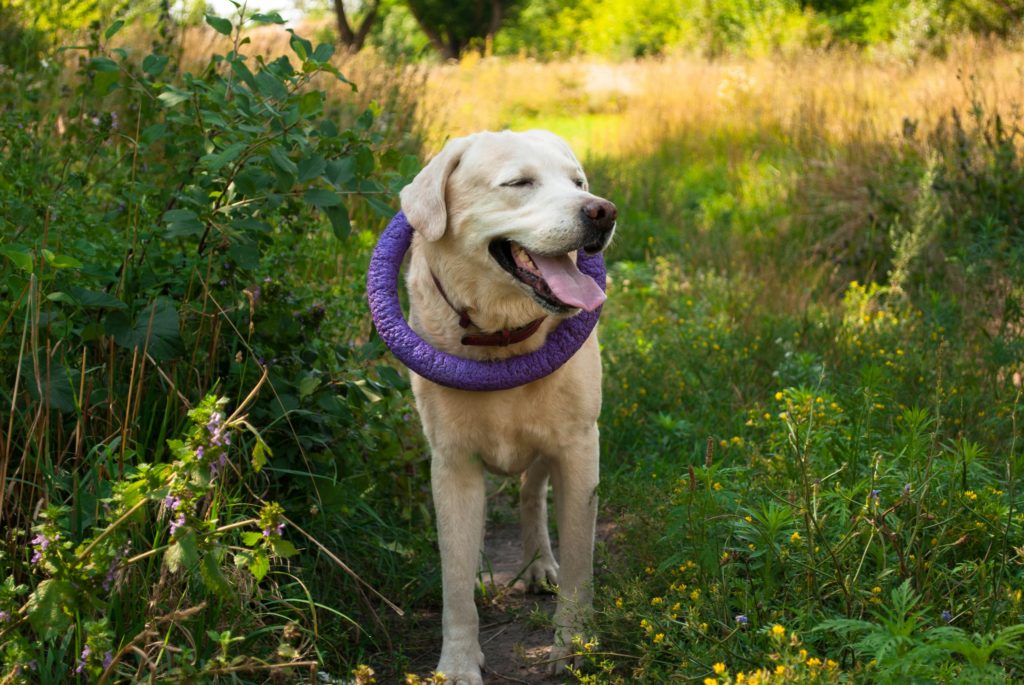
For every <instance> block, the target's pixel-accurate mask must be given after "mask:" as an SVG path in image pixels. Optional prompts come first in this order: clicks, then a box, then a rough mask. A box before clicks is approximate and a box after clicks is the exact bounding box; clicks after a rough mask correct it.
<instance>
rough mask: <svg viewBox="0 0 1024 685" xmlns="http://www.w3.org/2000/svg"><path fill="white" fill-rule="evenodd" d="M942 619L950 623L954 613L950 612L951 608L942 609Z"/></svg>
mask: <svg viewBox="0 0 1024 685" xmlns="http://www.w3.org/2000/svg"><path fill="white" fill-rule="evenodd" d="M942 620H943V621H945V622H946V623H949V622H951V621H952V620H953V614H951V613H950V612H949V609H944V610H943V611H942Z"/></svg>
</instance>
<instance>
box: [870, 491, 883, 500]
mask: <svg viewBox="0 0 1024 685" xmlns="http://www.w3.org/2000/svg"><path fill="white" fill-rule="evenodd" d="M880 494H881V491H880V490H872V491H871V495H869V496H870V497H871V498H872V499H874V500H875V501H877V500H878V496H879V495H880Z"/></svg>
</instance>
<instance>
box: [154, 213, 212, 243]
mask: <svg viewBox="0 0 1024 685" xmlns="http://www.w3.org/2000/svg"><path fill="white" fill-rule="evenodd" d="M163 219H164V221H166V222H167V233H166V235H167V237H168V238H180V237H182V236H191V235H201V234H202V233H203V228H204V227H203V224H202V223H201V222H200V221H199V217H198V216H197V215H196V213H195V212H193V211H192V210H191V209H172V210H169V211H167V212H164V216H163Z"/></svg>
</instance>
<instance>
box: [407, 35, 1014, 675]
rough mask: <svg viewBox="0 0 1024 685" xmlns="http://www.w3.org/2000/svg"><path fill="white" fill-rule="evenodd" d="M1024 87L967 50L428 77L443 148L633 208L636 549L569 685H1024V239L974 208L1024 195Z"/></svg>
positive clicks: (610, 493)
mask: <svg viewBox="0 0 1024 685" xmlns="http://www.w3.org/2000/svg"><path fill="white" fill-rule="evenodd" d="M1019 69H1020V66H1019V56H1018V55H1017V54H1016V53H1014V52H1013V51H1011V50H1008V49H1004V48H1001V47H999V46H996V45H987V44H982V43H971V42H967V43H962V44H961V45H960V46H959V47H958V48H957V49H955V50H954V51H953V53H952V54H951V55H950V56H949V57H947V58H945V59H931V58H925V59H922V60H921V61H920V62H919V63H917V64H912V65H908V64H905V63H891V62H884V61H879V62H871V61H868V60H866V59H863V58H861V57H858V56H855V55H845V54H831V55H820V54H813V55H810V54H809V55H805V56H801V57H797V58H792V59H786V60H781V59H780V60H771V59H763V60H755V61H750V60H739V61H735V62H731V63H730V62H725V63H706V62H701V61H695V60H688V59H682V58H676V59H674V58H669V59H665V60H658V61H647V62H644V61H641V62H631V63H624V64H614V65H612V64H605V63H597V62H588V61H579V62H567V63H558V64H545V65H541V64H537V63H533V62H528V61H526V62H522V61H498V60H483V61H479V62H477V61H476V60H470V61H469V62H466V63H462V64H460V65H454V66H448V67H441V68H438V69H435V70H433V71H432V72H431V73H430V75H429V77H428V91H427V94H426V97H425V104H424V105H423V106H422V109H421V111H422V112H425V113H430V114H429V115H430V117H431V119H430V123H431V124H433V125H434V126H435V128H433V129H431V130H432V131H433V134H432V135H433V140H435V141H438V142H439V141H440V140H442V139H443V138H444V136H446V135H457V134H460V133H465V132H469V131H472V130H476V129H480V128H499V127H502V126H506V125H511V126H514V127H517V128H529V127H543V128H549V129H551V130H554V131H555V132H557V133H560V134H561V135H563V136H565V137H566V138H567V139H568V140H570V142H571V143H572V144H573V145H574V146H575V148H576V149H577V151H578V153H579V154H580V156H581V157H582V158H583V159H584V164H585V167H586V168H587V170H588V174H589V176H590V180H591V186H592V187H593V188H594V189H595V191H596V192H598V193H600V194H603V195H605V196H607V197H609V198H610V199H612V200H613V201H615V202H616V204H617V205H618V207H619V210H620V221H619V229H618V237H617V238H616V241H615V243H614V245H613V246H612V248H611V249H610V250H609V252H608V260H609V262H610V263H611V277H612V288H611V291H610V293H611V294H610V299H609V304H608V305H607V306H606V309H605V313H604V316H603V319H602V327H601V340H602V347H603V350H604V362H605V374H606V376H605V378H606V383H605V409H604V414H603V416H602V441H603V445H602V455H603V456H602V461H603V463H602V474H603V484H602V495H603V510H602V512H603V513H602V516H604V517H606V518H610V519H613V520H615V521H616V522H617V524H618V527H617V531H618V532H617V533H616V536H615V538H614V539H612V540H610V541H609V542H608V543H607V545H606V546H605V547H604V551H603V553H602V554H600V555H599V559H600V564H601V568H602V569H603V570H602V572H601V573H600V574H599V576H598V581H597V582H598V584H599V585H600V587H599V589H598V592H596V596H597V597H598V600H597V607H596V617H595V621H594V625H593V626H592V631H593V632H592V633H591V634H588V635H584V636H581V641H580V643H579V649H580V650H581V652H582V653H584V654H586V655H587V656H586V660H587V663H588V667H587V668H584V669H583V670H582V671H581V672H580V673H579V674H578V679H579V681H580V682H586V683H626V682H631V683H632V682H650V683H661V682H686V681H692V680H698V681H700V680H702V679H708V680H705V682H712V681H713V682H716V683H733V682H735V683H739V682H808V683H811V682H848V681H856V682H865V681H867V682H894V681H901V682H902V681H904V680H906V679H918V680H919V681H921V682H951V681H952V680H955V679H958V678H959V679H965V678H966V679H970V681H971V682H1009V681H1013V680H1015V679H1017V678H1019V677H1020V672H1021V671H1020V670H1021V668H1022V667H1024V663H1022V662H1021V661H1020V658H1019V656H1018V652H1017V649H1016V647H1015V645H1017V641H1018V640H1019V636H1020V634H1021V631H1022V630H1024V629H1022V628H1021V627H1020V626H1019V624H1020V622H1021V621H1022V619H1024V615H1022V609H1024V607H1022V604H1021V591H1022V588H1024V577H1022V574H1021V571H1020V566H1019V564H1018V562H1017V561H1016V560H1017V559H1018V555H1019V551H1018V548H1019V547H1020V545H1021V543H1022V542H1024V534H1022V533H1024V532H1022V520H1024V517H1022V515H1021V513H1020V511H1021V510H1020V507H1021V503H1022V502H1021V496H1020V491H1019V485H1018V480H1019V471H1020V467H1021V458H1020V454H1019V447H1018V436H1019V429H1018V422H1019V419H1020V406H1019V404H1020V398H1021V383H1020V373H1021V367H1020V361H1019V360H1020V357H1019V356H1018V354H1017V352H1016V351H1019V350H1020V339H1019V337H1018V334H1017V333H1016V332H1015V330H1016V329H1015V326H1016V324H1011V323H1009V322H1008V321H1007V320H1006V317H1007V315H1008V314H1009V316H1010V318H1011V319H1012V320H1013V321H1017V320H1018V319H1017V314H1016V311H1017V310H1015V309H1013V307H1015V306H1016V305H1015V304H1014V305H1009V306H1010V310H1007V309H1006V305H1007V302H1014V303H1016V302H1017V301H1018V300H1017V297H1018V295H1017V294H1016V293H1019V292H1020V291H1019V289H1018V287H1017V286H1016V285H1011V283H1013V284H1016V283H1019V281H1017V280H1016V278H1017V276H1016V274H1017V271H1016V268H1015V267H1013V266H1010V265H1009V264H1007V263H1006V262H1003V261H1002V260H1001V259H1000V258H999V257H998V256H996V255H994V254H993V253H991V252H989V251H988V250H987V249H986V247H985V246H986V245H987V246H989V247H991V245H992V244H993V243H992V239H991V238H986V237H985V230H982V229H981V228H980V227H981V226H987V227H989V228H988V229H987V230H991V231H992V233H993V235H995V236H999V237H998V238H996V240H998V241H1002V242H1000V244H1002V245H1004V246H1005V247H1006V249H1009V250H1017V249H1019V247H1020V241H1019V236H1018V235H1017V234H1014V233H1013V231H1014V230H1015V229H1013V225H1014V223H1013V222H1014V220H1013V219H1012V218H1011V219H1007V217H1006V216H1005V215H998V212H997V211H995V210H993V209H980V210H977V211H975V210H967V209H965V207H964V205H963V204H962V203H960V202H957V201H956V198H957V197H959V196H958V193H959V192H961V191H962V192H963V194H964V196H967V197H974V198H976V202H977V203H979V204H980V203H983V202H984V201H983V200H981V197H987V196H985V195H983V193H984V192H985V191H984V188H986V187H989V186H995V187H1002V186H1001V183H1005V182H1008V181H1012V179H1014V178H1017V174H1018V173H1019V164H1018V162H1017V161H1016V160H1017V155H1019V152H1020V146H1019V138H1018V137H1016V135H1015V134H1013V133H1005V132H1004V134H1003V138H1002V140H1003V143H998V142H994V143H993V142H991V141H993V140H994V139H995V138H998V136H999V134H997V133H995V131H996V129H997V128H998V126H999V125H1000V124H997V123H996V121H997V119H999V120H1001V121H1004V122H1005V128H1006V130H1007V131H1011V132H1012V131H1016V132H1017V133H1018V134H1019V130H1020V129H1019V128H1014V127H1015V126H1019V125H1020V118H1019V115H1018V114H1016V113H1017V112H1019V105H1020V103H1021V102H1024V98H1022V96H1024V89H1022V85H1024V82H1022V80H1021V73H1020V71H1019ZM442 102H450V103H454V104H452V105H451V106H450V107H448V108H445V109H443V110H442V111H441V112H440V113H438V112H437V109H436V108H440V107H441V105H440V104H436V103H442ZM997 115H998V116H997ZM957 122H959V123H957ZM986 141H989V142H986ZM436 144H437V143H435V145H436ZM957 146H959V149H960V153H954V152H953V150H954V149H957ZM1000 159H1001V160H1002V162H999V161H997V160H1000ZM968 170H969V171H968ZM994 177H999V178H1001V179H1002V181H996V182H993V179H994ZM956 188H959V189H960V190H959V191H958V190H955V189H956ZM992 206H994V205H990V207H992ZM1014 254H1016V252H1014ZM981 274H985V276H983V277H981ZM996 274H998V275H996ZM993 278H994V279H996V280H997V281H999V280H1001V279H1006V281H1004V282H1003V283H1004V284H1003V285H1002V286H1000V287H998V288H995V287H993V283H992V281H991V280H989V279H993ZM1007 293H1013V294H1007ZM1002 298H1006V299H1005V301H1001V299H1002ZM994 331H999V332H998V333H995V334H993V332H994ZM1011 350H1013V351H1011Z"/></svg>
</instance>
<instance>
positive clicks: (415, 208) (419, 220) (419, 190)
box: [399, 137, 469, 240]
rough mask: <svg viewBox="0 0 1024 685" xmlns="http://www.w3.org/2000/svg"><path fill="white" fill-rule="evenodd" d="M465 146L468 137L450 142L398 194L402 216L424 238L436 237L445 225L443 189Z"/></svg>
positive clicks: (446, 221)
mask: <svg viewBox="0 0 1024 685" xmlns="http://www.w3.org/2000/svg"><path fill="white" fill-rule="evenodd" d="M467 147H469V138H468V137H466V138H456V139H454V140H452V141H450V142H449V143H448V144H447V145H445V146H444V149H443V150H441V151H440V152H439V153H437V154H436V155H434V158H433V159H432V160H430V163H429V164H427V165H426V166H425V167H423V170H422V171H420V173H418V174H416V178H414V179H413V180H412V183H410V184H409V185H407V186H406V187H404V188H402V192H401V193H400V194H399V195H400V197H401V198H402V211H403V212H405V218H406V219H408V220H409V224H410V225H411V226H412V227H413V228H415V229H416V230H417V231H419V232H420V233H421V234H422V235H423V237H424V238H426V239H427V240H437V239H438V238H440V237H441V236H443V235H444V232H445V229H446V228H447V227H448V207H447V205H446V204H445V198H444V196H445V189H446V188H447V186H448V177H449V176H451V175H452V172H453V171H455V167H457V166H459V161H460V160H461V159H462V154H463V153H464V152H465V151H466V148H467Z"/></svg>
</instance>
